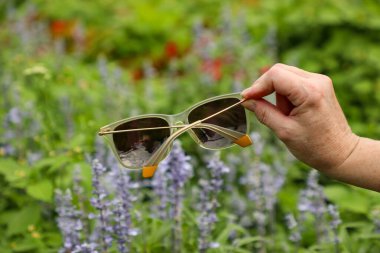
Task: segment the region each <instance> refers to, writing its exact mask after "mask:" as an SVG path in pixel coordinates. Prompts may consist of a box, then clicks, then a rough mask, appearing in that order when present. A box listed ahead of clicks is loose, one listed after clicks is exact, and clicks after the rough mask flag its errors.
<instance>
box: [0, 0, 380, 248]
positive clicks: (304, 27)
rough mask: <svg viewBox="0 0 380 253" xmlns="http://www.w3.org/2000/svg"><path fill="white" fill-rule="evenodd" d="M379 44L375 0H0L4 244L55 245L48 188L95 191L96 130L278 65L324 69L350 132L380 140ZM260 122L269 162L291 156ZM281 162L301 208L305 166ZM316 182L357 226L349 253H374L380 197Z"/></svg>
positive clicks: (167, 109) (379, 8)
mask: <svg viewBox="0 0 380 253" xmlns="http://www.w3.org/2000/svg"><path fill="white" fill-rule="evenodd" d="M379 42H380V2H379V1H377V0H366V1H359V0H333V1H327V0H320V1H301V0H284V1H275V0H265V1H264V0H236V1H232V0H231V1H227V0H225V1H217V0H198V1H175V0H155V1H153V0H140V1H121V0H92V1H84V0H65V1H44V0H29V1H26V0H25V1H22V0H2V1H1V0H0V93H1V100H0V104H1V108H0V121H1V122H2V128H1V129H0V136H1V139H0V235H2V236H1V238H0V249H1V250H0V251H1V252H56V251H57V249H58V248H59V247H60V245H61V238H60V234H59V232H58V229H57V227H56V225H55V217H56V214H55V213H54V208H55V207H54V203H53V198H54V189H55V188H65V187H70V186H71V185H72V171H73V169H74V168H75V167H76V166H81V167H82V171H83V174H84V185H85V187H86V189H87V191H88V192H90V191H91V175H90V168H89V165H88V163H87V162H86V158H85V157H86V155H89V154H91V155H92V154H94V153H95V152H96V143H98V142H99V140H98V139H97V138H96V133H97V130H98V129H99V127H100V126H103V125H105V124H107V123H110V122H113V121H116V120H118V119H122V118H126V117H129V116H133V115H137V114H142V113H165V114H174V113H177V112H180V111H183V110H184V109H186V108H187V107H188V106H190V105H192V104H194V103H196V102H198V101H201V100H202V99H205V98H208V97H211V96H216V95H220V94H224V93H231V92H234V91H236V92H238V91H241V90H242V89H244V88H245V87H248V86H249V85H250V84H251V83H252V82H253V81H254V80H255V79H256V78H257V77H259V76H260V74H262V73H263V72H264V71H265V70H267V69H268V68H269V67H270V66H271V65H273V64H274V63H276V62H282V63H286V64H290V65H294V66H297V67H300V68H303V69H305V70H308V71H312V72H318V73H323V74H326V75H328V76H330V77H331V78H332V80H333V82H334V88H335V91H336V94H337V97H338V99H339V101H340V103H341V106H342V108H343V110H344V112H345V114H346V116H347V119H348V121H349V123H350V125H351V126H352V129H353V131H354V132H355V133H357V134H359V135H362V136H367V137H371V138H377V139H380V127H379V125H380V109H379V108H380V46H379ZM252 130H253V131H258V132H260V133H261V136H262V139H264V140H265V143H266V145H267V146H266V147H268V148H266V149H265V152H264V154H263V156H262V158H261V159H262V160H263V161H265V162H266V163H269V164H270V163H273V162H274V160H275V158H276V157H283V156H284V157H286V156H287V154H286V150H285V148H284V147H283V146H282V145H281V144H280V143H278V141H277V140H276V139H275V138H274V137H273V135H272V134H271V133H270V132H269V131H268V130H267V129H266V128H265V127H263V126H260V124H259V123H257V122H256V121H255V120H254V119H253V117H252ZM181 141H182V142H183V145H184V149H185V150H186V152H187V153H188V154H190V155H191V156H192V157H194V159H195V160H196V159H200V157H201V156H202V151H201V150H200V149H199V148H198V147H196V145H195V144H194V143H192V140H190V138H187V137H186V138H181ZM228 152H229V151H224V153H223V154H222V156H227V153H228ZM230 152H231V153H234V154H235V155H237V156H239V150H238V149H233V150H232V151H230ZM284 159H285V158H284ZM247 166H248V165H247ZM284 166H285V167H287V168H289V171H288V176H287V182H286V184H285V186H284V187H283V189H282V190H281V191H280V193H279V197H278V198H279V209H280V213H281V212H284V213H285V212H288V211H294V210H295V209H296V202H297V194H296V193H297V192H298V191H299V190H300V189H301V188H302V187H303V185H304V182H305V178H306V175H307V172H308V171H309V168H306V167H305V166H304V165H302V164H299V163H297V162H289V163H285V162H284ZM245 169H246V168H244V166H242V167H241V168H239V172H238V174H239V173H241V174H243V173H244V170H245ZM200 175H201V173H200V174H199V175H198V174H196V175H195V178H198V177H200ZM195 182H196V180H195V179H193V180H192V183H195ZM321 182H322V184H323V185H324V187H325V193H326V194H327V196H328V197H329V199H330V200H331V201H333V202H334V203H336V204H337V205H338V207H339V209H340V211H341V215H342V219H343V221H344V223H343V224H345V225H346V227H350V226H351V227H350V231H349V232H347V234H345V235H344V236H345V237H344V236H343V237H342V238H344V239H342V240H343V243H346V244H347V245H349V244H350V243H351V244H350V246H349V247H348V246H347V248H345V249H344V250H346V251H342V252H378V250H379V249H380V246H379V243H377V242H376V240H375V239H376V238H377V237H376V236H373V234H371V233H372V232H369V230H370V229H369V228H372V226H373V224H374V218H373V215H372V213H373V211H374V210H377V208H378V207H379V205H380V200H379V199H378V195H377V194H376V193H373V192H370V191H365V190H361V189H357V188H354V187H350V186H347V185H343V184H341V183H337V182H333V181H332V180H330V179H327V178H324V177H322V178H321ZM234 187H236V188H237V189H236V190H237V191H240V190H241V189H239V186H234ZM230 197H231V196H230ZM225 198H226V199H228V198H229V197H228V196H227V197H225ZM221 210H222V211H223V207H221ZM225 212H226V213H228V212H229V211H228V210H227V209H225ZM277 222H278V223H279V224H281V223H284V222H283V220H282V219H281V218H279V219H278V220H277ZM363 231H364V232H363ZM371 231H372V230H371ZM351 232H352V233H351ZM279 233H280V234H281V233H282V232H279ZM341 233H342V234H343V232H341ZM363 234H370V236H367V237H364V238H363V237H360V235H363ZM281 235H283V234H281ZM351 235H352V237H350V236H351ZM280 237H281V236H280ZM282 237H285V236H282ZM310 241H312V240H309V241H307V242H305V248H307V247H309V246H310V245H313V242H310ZM370 250H372V251H370ZM152 252H154V251H152ZM189 252H190V251H189ZM268 252H281V251H268ZM305 252H306V251H305ZM307 252H309V251H307Z"/></svg>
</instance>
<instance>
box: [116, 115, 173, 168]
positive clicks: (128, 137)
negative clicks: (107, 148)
mask: <svg viewBox="0 0 380 253" xmlns="http://www.w3.org/2000/svg"><path fill="white" fill-rule="evenodd" d="M167 126H169V124H168V122H166V120H164V119H161V118H144V119H137V120H133V121H130V122H126V123H124V124H121V125H119V126H117V127H116V128H115V131H119V130H128V129H140V128H151V127H167ZM169 136H170V129H169V128H166V129H154V130H137V131H131V132H122V133H114V134H113V135H112V138H113V141H114V143H115V147H116V150H117V153H118V155H119V157H120V160H121V161H122V162H123V164H124V165H125V166H126V167H128V166H129V167H139V168H141V167H143V165H144V164H145V162H146V161H148V160H149V158H150V157H151V156H152V154H153V153H154V152H155V151H156V150H157V149H158V148H159V147H160V146H161V145H162V143H163V142H164V141H165V140H166V139H167V138H168V137H169Z"/></svg>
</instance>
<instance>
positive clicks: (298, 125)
mask: <svg viewBox="0 0 380 253" xmlns="http://www.w3.org/2000/svg"><path fill="white" fill-rule="evenodd" d="M273 92H275V93H276V105H273V104H271V103H269V102H268V101H266V100H264V99H263V97H264V96H266V95H269V94H271V93H273ZM242 96H243V97H244V98H247V99H248V100H247V101H246V102H244V103H243V105H244V106H245V107H246V108H247V109H249V110H251V111H253V112H254V113H255V115H256V117H257V118H258V120H259V121H260V122H261V123H263V124H265V125H266V126H268V127H269V128H271V129H272V130H273V131H274V133H275V134H276V135H277V136H278V137H279V138H280V139H281V140H282V141H283V142H284V143H285V144H286V146H287V147H288V149H289V150H290V151H291V152H292V153H293V155H294V156H295V157H297V159H299V160H301V161H303V162H305V163H306V164H308V165H309V166H312V167H314V168H316V169H318V170H321V171H322V172H325V173H326V174H330V175H334V171H333V170H334V168H338V167H339V166H340V165H342V164H343V163H344V162H345V160H346V159H347V158H348V157H349V156H350V154H351V153H352V152H353V150H354V149H355V147H356V145H357V143H358V141H359V137H358V136H356V135H355V134H353V133H352V131H351V129H350V127H349V125H348V123H347V120H346V118H345V116H344V114H343V111H342V109H341V107H340V105H339V103H338V100H337V98H336V96H335V93H334V89H333V84H332V81H331V79H330V78H329V77H327V76H325V75H321V74H315V73H311V72H307V71H304V70H301V69H299V68H296V67H292V66H288V65H284V64H276V65H274V66H273V67H272V68H270V69H269V70H268V71H267V72H266V73H265V74H263V75H262V76H261V77H260V78H259V79H258V80H256V81H255V82H254V83H253V85H252V86H251V87H249V88H247V89H246V90H244V91H243V92H242Z"/></svg>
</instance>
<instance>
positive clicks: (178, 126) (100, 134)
mask: <svg viewBox="0 0 380 253" xmlns="http://www.w3.org/2000/svg"><path fill="white" fill-rule="evenodd" d="M244 101H246V99H242V100H240V101H239V102H237V103H235V104H233V105H231V106H229V107H227V108H224V109H223V110H221V111H219V112H217V113H214V114H212V115H210V116H208V117H206V118H204V119H201V120H200V121H205V120H208V119H210V118H212V117H214V116H216V115H219V114H221V113H223V112H225V111H227V110H229V109H231V108H232V107H234V106H237V105H239V104H241V103H243V102H244ZM187 126H188V125H176V126H163V127H147V128H135V129H124V130H113V131H107V130H106V131H104V130H102V129H100V131H99V132H98V135H99V136H103V135H107V134H114V133H125V132H134V131H144V130H156V129H168V128H183V127H187ZM215 126H216V125H215ZM216 127H219V126H216ZM205 128H206V127H205Z"/></svg>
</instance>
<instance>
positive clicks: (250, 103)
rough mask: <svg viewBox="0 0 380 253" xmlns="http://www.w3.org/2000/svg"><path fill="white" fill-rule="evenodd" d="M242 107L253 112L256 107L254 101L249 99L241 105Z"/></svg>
mask: <svg viewBox="0 0 380 253" xmlns="http://www.w3.org/2000/svg"><path fill="white" fill-rule="evenodd" d="M242 105H243V106H244V107H246V108H247V109H249V110H251V111H253V110H254V109H255V107H256V101H255V100H253V99H250V100H247V101H244V102H243V103H242Z"/></svg>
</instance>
